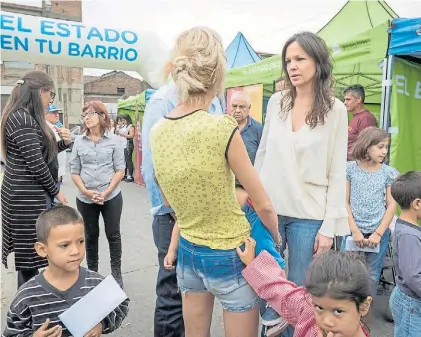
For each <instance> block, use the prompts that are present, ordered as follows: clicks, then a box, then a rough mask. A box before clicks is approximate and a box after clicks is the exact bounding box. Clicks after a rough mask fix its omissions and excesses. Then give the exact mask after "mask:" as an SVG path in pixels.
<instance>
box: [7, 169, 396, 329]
mask: <svg viewBox="0 0 421 337" xmlns="http://www.w3.org/2000/svg"><path fill="white" fill-rule="evenodd" d="M63 191H64V193H65V194H66V196H67V198H68V200H69V203H70V205H71V206H73V207H75V206H76V202H75V198H76V188H75V187H74V186H73V184H72V182H71V179H70V176H68V175H67V176H65V179H64V184H63ZM122 193H123V199H124V206H123V215H122V220H121V232H122V240H123V263H122V270H123V278H124V286H125V291H126V293H127V295H128V297H129V298H130V300H131V302H130V311H129V314H128V317H127V318H126V319H125V321H124V322H123V325H122V327H121V328H120V329H119V330H118V331H116V332H115V333H113V334H111V335H110V336H114V337H118V336H121V337H153V312H154V306H155V283H156V282H155V281H156V274H157V271H158V267H157V265H158V263H157V256H156V255H157V254H156V248H155V246H154V243H153V236H152V228H151V224H152V217H151V215H150V213H149V201H148V196H147V191H146V188H145V187H142V186H139V185H136V184H133V183H124V182H123V183H122ZM100 226H101V236H100V270H99V272H100V274H102V275H104V276H106V275H108V274H109V273H110V266H109V251H108V245H107V240H106V237H105V233H104V230H103V223H102V220H101V225H100ZM16 278H17V276H16V272H15V271H14V266H13V257H12V255H11V256H9V269H5V268H4V266H3V265H2V267H1V330H3V329H4V323H5V321H6V314H7V309H8V306H9V305H10V302H11V300H12V299H13V296H14V294H15V292H16V282H17V279H16ZM385 300H387V298H386V299H385V298H380V300H379V301H378V306H379V307H384V305H386V304H385V303H386V301H385ZM368 324H369V326H370V328H371V336H372V337H391V336H393V325H392V324H390V323H387V322H386V321H385V320H384V319H383V318H381V317H380V314H379V313H378V312H377V310H375V311H374V313H373V315H372V317H371V318H370V319H369V320H368ZM211 336H212V337H223V336H224V333H223V319H222V309H221V307H220V305H219V304H217V305H216V306H215V310H214V316H213V322H212V332H211ZM162 337H166V336H162Z"/></svg>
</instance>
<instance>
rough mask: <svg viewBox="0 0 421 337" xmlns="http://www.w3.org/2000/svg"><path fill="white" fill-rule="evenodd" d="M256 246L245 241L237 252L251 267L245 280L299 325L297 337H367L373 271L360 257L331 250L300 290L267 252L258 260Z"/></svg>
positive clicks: (311, 270)
mask: <svg viewBox="0 0 421 337" xmlns="http://www.w3.org/2000/svg"><path fill="white" fill-rule="evenodd" d="M255 250H256V241H254V240H253V239H252V238H247V239H246V240H245V248H244V251H243V250H241V249H240V248H237V253H238V255H239V256H240V258H241V260H242V261H243V263H244V264H245V265H246V266H247V267H246V269H244V270H243V276H244V277H245V279H246V280H247V282H248V283H249V284H250V285H251V286H252V288H253V289H254V290H255V291H256V293H257V294H258V295H259V297H261V298H263V299H265V300H267V301H268V302H269V303H270V305H271V306H272V307H273V308H274V309H275V310H276V311H277V312H279V313H280V314H281V315H282V317H284V318H286V319H287V320H288V322H289V323H290V324H291V325H292V326H294V328H295V330H294V335H293V336H294V337H339V336H340V337H366V336H369V334H368V329H367V328H366V327H365V325H364V323H363V318H364V317H365V316H366V315H367V313H368V311H369V309H370V305H371V302H372V298H371V296H370V294H371V282H370V275H369V272H368V270H367V268H366V266H365V265H364V262H363V261H361V260H360V259H359V257H358V255H354V254H349V253H345V252H336V251H331V250H329V251H326V252H324V253H322V254H319V255H318V256H317V257H316V258H314V259H313V261H312V262H311V264H310V266H309V268H308V270H307V273H306V277H305V281H304V287H298V286H297V285H296V284H294V283H293V282H290V281H287V280H286V278H285V272H284V271H283V270H282V269H281V267H280V266H279V264H278V263H277V262H276V260H275V259H274V258H273V257H272V256H271V255H270V254H269V253H268V252H266V251H263V252H261V253H260V254H259V255H258V256H257V257H255Z"/></svg>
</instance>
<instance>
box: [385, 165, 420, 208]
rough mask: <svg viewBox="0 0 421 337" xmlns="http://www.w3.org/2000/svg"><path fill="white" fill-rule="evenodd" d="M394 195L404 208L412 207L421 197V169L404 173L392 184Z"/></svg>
mask: <svg viewBox="0 0 421 337" xmlns="http://www.w3.org/2000/svg"><path fill="white" fill-rule="evenodd" d="M391 190H392V197H393V199H395V201H396V202H397V203H398V205H399V206H400V207H401V208H402V209H410V208H411V204H412V202H413V201H414V200H416V199H421V171H409V172H406V173H405V174H402V175H401V176H399V177H398V178H396V180H395V181H394V182H393V184H392V188H391Z"/></svg>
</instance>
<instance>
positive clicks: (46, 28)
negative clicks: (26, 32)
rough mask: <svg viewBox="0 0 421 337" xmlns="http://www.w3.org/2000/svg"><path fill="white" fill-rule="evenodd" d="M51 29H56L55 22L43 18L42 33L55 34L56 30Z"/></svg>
mask: <svg viewBox="0 0 421 337" xmlns="http://www.w3.org/2000/svg"><path fill="white" fill-rule="evenodd" d="M50 29H54V22H52V21H45V20H41V34H42V35H50V36H54V35H55V34H54V32H51V31H50Z"/></svg>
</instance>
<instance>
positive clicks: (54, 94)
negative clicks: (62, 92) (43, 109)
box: [50, 91, 56, 101]
mask: <svg viewBox="0 0 421 337" xmlns="http://www.w3.org/2000/svg"><path fill="white" fill-rule="evenodd" d="M50 98H51V101H54V98H56V93H55V92H54V91H50Z"/></svg>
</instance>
